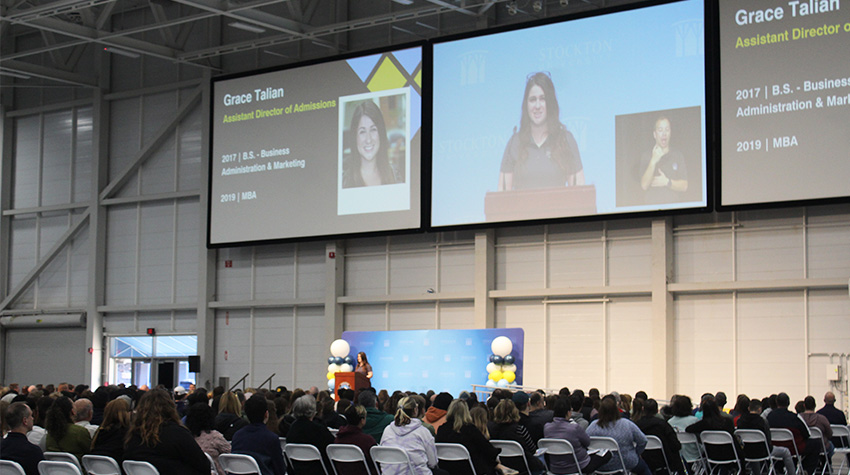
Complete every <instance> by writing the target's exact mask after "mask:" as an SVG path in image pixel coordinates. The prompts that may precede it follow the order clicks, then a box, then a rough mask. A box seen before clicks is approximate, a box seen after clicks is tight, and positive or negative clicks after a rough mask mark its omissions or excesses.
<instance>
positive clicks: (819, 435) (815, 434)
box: [809, 427, 832, 475]
mask: <svg viewBox="0 0 850 475" xmlns="http://www.w3.org/2000/svg"><path fill="white" fill-rule="evenodd" d="M809 439H816V440H819V441H820V453H819V454H818V456H819V457H820V458H821V460H823V468H822V469H821V472H820V473H821V475H826V474H827V470H829V473H832V463H831V461H830V460H829V457H828V456H827V454H826V446H825V445H824V443H823V432H822V431H821V430H820V429H819V428H817V427H809Z"/></svg>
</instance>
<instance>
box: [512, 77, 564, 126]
mask: <svg viewBox="0 0 850 475" xmlns="http://www.w3.org/2000/svg"><path fill="white" fill-rule="evenodd" d="M522 98H523V101H522V119H521V120H520V130H530V129H531V128H532V127H545V128H547V129H549V130H554V129H555V128H558V127H560V119H559V117H560V114H561V111H560V108H559V106H558V98H557V96H556V95H555V84H554V83H553V82H552V78H551V77H550V76H549V73H545V72H537V73H532V74H531V75H529V76H528V79H526V81H525V93H524V94H523V96H522ZM553 126H554V127H553Z"/></svg>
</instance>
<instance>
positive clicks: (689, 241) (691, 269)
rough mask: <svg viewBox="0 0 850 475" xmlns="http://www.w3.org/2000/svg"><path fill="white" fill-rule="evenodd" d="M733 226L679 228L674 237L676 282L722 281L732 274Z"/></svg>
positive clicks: (728, 279)
mask: <svg viewBox="0 0 850 475" xmlns="http://www.w3.org/2000/svg"><path fill="white" fill-rule="evenodd" d="M732 241H733V237H732V231H731V228H726V229H720V230H711V231H695V232H680V233H677V234H675V235H674V237H673V246H674V251H673V252H674V254H675V256H676V258H675V259H674V260H673V266H674V269H673V273H674V276H675V278H674V280H675V281H676V282H723V281H731V280H733V277H732V268H733V266H732Z"/></svg>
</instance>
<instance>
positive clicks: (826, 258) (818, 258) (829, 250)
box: [807, 223, 850, 279]
mask: <svg viewBox="0 0 850 475" xmlns="http://www.w3.org/2000/svg"><path fill="white" fill-rule="evenodd" d="M807 232H808V236H807V241H808V243H807V244H808V249H807V252H808V256H807V263H808V277H810V278H816V279H817V278H831V277H832V278H836V277H837V278H845V279H846V278H848V277H850V245H848V244H847V243H848V236H850V223H844V224H837V225H829V226H817V225H815V226H811V227H809V228H808V229H807Z"/></svg>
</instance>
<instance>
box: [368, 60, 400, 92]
mask: <svg viewBox="0 0 850 475" xmlns="http://www.w3.org/2000/svg"><path fill="white" fill-rule="evenodd" d="M406 83H407V79H405V77H404V75H403V74H402V73H401V72H399V70H398V68H396V67H395V64H393V62H392V61H390V59H389V58H384V60H383V61H381V65H380V66H378V70H377V71H376V72H375V75H374V76H372V80H371V81H369V84H367V87H368V88H369V90H370V91H372V92H377V91H386V90H387V89H398V88H400V87H404V85H405V84H406Z"/></svg>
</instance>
